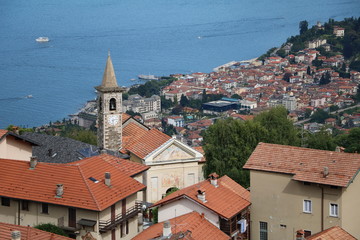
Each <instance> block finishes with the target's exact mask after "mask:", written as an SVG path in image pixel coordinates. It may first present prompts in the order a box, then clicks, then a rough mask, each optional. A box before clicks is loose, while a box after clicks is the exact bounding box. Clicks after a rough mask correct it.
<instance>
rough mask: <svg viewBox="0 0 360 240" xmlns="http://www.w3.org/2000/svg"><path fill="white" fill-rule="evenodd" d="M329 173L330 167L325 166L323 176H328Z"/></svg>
mask: <svg viewBox="0 0 360 240" xmlns="http://www.w3.org/2000/svg"><path fill="white" fill-rule="evenodd" d="M328 175H329V168H328V167H324V171H323V177H324V178H325V177H327V176H328Z"/></svg>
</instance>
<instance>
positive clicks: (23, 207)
mask: <svg viewBox="0 0 360 240" xmlns="http://www.w3.org/2000/svg"><path fill="white" fill-rule="evenodd" d="M21 210H24V211H29V201H27V200H22V201H21Z"/></svg>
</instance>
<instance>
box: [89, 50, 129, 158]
mask: <svg viewBox="0 0 360 240" xmlns="http://www.w3.org/2000/svg"><path fill="white" fill-rule="evenodd" d="M95 89H96V90H97V93H98V96H97V109H98V117H97V125H98V132H97V141H98V147H100V148H103V149H109V150H114V151H118V150H120V149H121V142H122V141H121V140H122V104H121V101H122V92H123V91H124V89H123V88H121V87H119V86H118V85H117V81H116V78H115V72H114V68H113V65H112V61H111V58H110V55H109V56H108V59H107V62H106V67H105V71H104V76H103V80H102V83H101V85H100V86H97V87H95Z"/></svg>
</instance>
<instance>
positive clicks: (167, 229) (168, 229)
mask: <svg viewBox="0 0 360 240" xmlns="http://www.w3.org/2000/svg"><path fill="white" fill-rule="evenodd" d="M170 236H171V225H170V221H165V222H164V227H163V237H170Z"/></svg>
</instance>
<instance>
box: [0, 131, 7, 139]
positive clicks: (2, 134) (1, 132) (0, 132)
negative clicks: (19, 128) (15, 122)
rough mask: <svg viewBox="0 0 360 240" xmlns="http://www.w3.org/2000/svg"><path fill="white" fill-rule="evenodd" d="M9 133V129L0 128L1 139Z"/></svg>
mask: <svg viewBox="0 0 360 240" xmlns="http://www.w3.org/2000/svg"><path fill="white" fill-rule="evenodd" d="M7 133H8V130H4V129H0V139H1V138H2V137H3V136H4V135H6V134H7Z"/></svg>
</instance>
